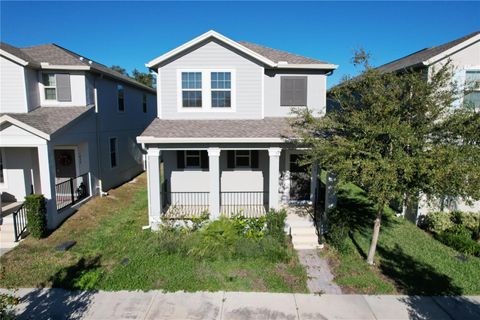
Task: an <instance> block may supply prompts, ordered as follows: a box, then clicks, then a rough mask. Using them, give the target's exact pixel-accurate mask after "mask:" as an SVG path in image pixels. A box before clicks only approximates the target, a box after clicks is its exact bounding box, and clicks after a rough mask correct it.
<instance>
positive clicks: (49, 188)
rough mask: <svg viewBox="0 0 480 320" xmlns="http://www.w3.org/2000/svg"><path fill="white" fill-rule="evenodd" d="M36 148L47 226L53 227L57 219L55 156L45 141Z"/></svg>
mask: <svg viewBox="0 0 480 320" xmlns="http://www.w3.org/2000/svg"><path fill="white" fill-rule="evenodd" d="M37 150H38V170H39V173H40V188H41V189H42V194H43V196H44V197H45V199H46V202H47V203H46V207H47V227H48V229H54V228H55V227H56V224H57V221H56V220H55V217H56V213H57V201H56V195H55V160H54V159H55V158H54V156H53V148H52V147H51V146H50V145H49V144H48V143H47V144H42V145H39V146H38V147H37Z"/></svg>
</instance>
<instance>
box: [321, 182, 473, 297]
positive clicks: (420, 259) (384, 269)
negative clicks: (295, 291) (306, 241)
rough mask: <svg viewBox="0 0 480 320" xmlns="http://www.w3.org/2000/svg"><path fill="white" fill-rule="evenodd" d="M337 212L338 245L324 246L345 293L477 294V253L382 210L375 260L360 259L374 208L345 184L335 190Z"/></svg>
mask: <svg viewBox="0 0 480 320" xmlns="http://www.w3.org/2000/svg"><path fill="white" fill-rule="evenodd" d="M338 209H339V212H343V214H345V215H347V216H348V217H349V218H348V219H347V220H348V229H349V230H350V231H349V232H348V235H347V236H346V241H345V244H344V248H343V250H337V249H334V248H332V247H331V246H330V248H329V250H327V251H326V252H324V253H323V254H324V255H326V256H327V257H328V258H329V260H330V263H331V265H332V266H333V271H334V273H335V276H336V278H335V281H336V283H337V284H339V285H340V286H342V287H343V289H344V291H346V292H351V293H372V294H373V293H376V294H381V293H385V294H390V293H392V294H393V293H404V294H417V295H462V294H463V295H478V294H480V258H476V257H473V256H469V257H464V256H463V255H461V254H460V253H459V252H457V251H455V250H453V249H451V248H449V247H447V246H445V245H443V244H441V243H440V242H438V241H437V240H435V239H434V238H433V237H432V236H431V235H429V234H427V233H426V232H425V231H423V230H421V229H420V228H418V227H416V226H415V225H414V224H412V223H410V222H409V221H407V220H405V219H403V218H397V217H395V215H393V211H392V210H387V214H386V217H385V218H384V220H383V221H382V227H381V230H380V237H379V241H378V247H377V253H376V265H375V266H369V265H368V264H367V263H366V262H365V257H366V255H367V253H368V248H369V245H370V239H371V233H372V227H373V220H374V215H375V212H374V210H373V206H372V203H370V202H369V201H368V199H367V196H366V194H365V192H363V191H362V190H361V189H360V188H358V187H356V186H354V185H351V184H349V185H346V186H345V187H344V188H342V190H341V191H340V192H339V196H338Z"/></svg>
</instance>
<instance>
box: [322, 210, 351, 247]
mask: <svg viewBox="0 0 480 320" xmlns="http://www.w3.org/2000/svg"><path fill="white" fill-rule="evenodd" d="M348 219H349V217H348V216H347V215H346V214H344V213H342V212H341V210H339V209H338V208H336V209H334V210H332V211H330V213H329V230H328V233H327V234H326V239H327V242H328V243H329V244H330V245H332V246H333V247H335V248H336V249H337V250H338V251H339V252H341V253H347V252H348V251H349V249H350V246H349V242H348V236H349V232H350V227H349V226H350V221H349V220H348Z"/></svg>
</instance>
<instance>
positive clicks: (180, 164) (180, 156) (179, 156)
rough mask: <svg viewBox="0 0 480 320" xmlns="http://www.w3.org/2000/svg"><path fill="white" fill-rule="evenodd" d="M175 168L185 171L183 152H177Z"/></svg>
mask: <svg viewBox="0 0 480 320" xmlns="http://www.w3.org/2000/svg"><path fill="white" fill-rule="evenodd" d="M177 168H178V169H185V152H183V150H178V151H177Z"/></svg>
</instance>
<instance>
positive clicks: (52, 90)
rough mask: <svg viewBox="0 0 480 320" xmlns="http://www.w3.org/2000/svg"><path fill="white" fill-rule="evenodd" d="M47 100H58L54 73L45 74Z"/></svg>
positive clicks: (44, 83) (44, 84) (44, 85)
mask: <svg viewBox="0 0 480 320" xmlns="http://www.w3.org/2000/svg"><path fill="white" fill-rule="evenodd" d="M43 87H44V90H45V100H57V81H56V78H55V74H54V73H44V74H43Z"/></svg>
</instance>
